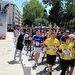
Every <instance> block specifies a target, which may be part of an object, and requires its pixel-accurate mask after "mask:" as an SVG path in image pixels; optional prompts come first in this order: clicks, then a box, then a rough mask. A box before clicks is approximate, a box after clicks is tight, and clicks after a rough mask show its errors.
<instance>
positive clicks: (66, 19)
mask: <svg viewBox="0 0 75 75" xmlns="http://www.w3.org/2000/svg"><path fill="white" fill-rule="evenodd" d="M43 3H44V4H45V5H46V6H47V5H49V6H51V7H52V8H51V10H50V12H49V13H50V15H49V18H48V19H49V21H51V22H53V23H54V22H55V23H56V24H58V25H60V26H62V25H64V26H65V27H71V26H69V25H71V24H72V23H73V22H74V21H73V20H74V19H73V18H75V4H74V3H73V0H43ZM57 3H58V4H57ZM70 21H72V23H70ZM73 24H74V23H73ZM73 24H72V25H73Z"/></svg>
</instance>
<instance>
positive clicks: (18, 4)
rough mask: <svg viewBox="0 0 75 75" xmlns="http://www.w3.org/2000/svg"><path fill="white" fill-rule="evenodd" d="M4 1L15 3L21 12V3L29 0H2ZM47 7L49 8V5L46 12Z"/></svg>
mask: <svg viewBox="0 0 75 75" xmlns="http://www.w3.org/2000/svg"><path fill="white" fill-rule="evenodd" d="M4 1H9V2H11V3H13V4H16V5H17V7H18V8H19V10H20V11H21V13H23V12H22V11H23V3H24V2H25V1H29V0H4ZM39 1H40V2H42V0H39ZM49 9H50V7H49V6H48V7H47V12H48V11H49Z"/></svg>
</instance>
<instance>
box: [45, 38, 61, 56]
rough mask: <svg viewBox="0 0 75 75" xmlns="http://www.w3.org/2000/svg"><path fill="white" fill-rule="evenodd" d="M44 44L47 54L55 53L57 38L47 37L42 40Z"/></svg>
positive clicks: (58, 43)
mask: <svg viewBox="0 0 75 75" xmlns="http://www.w3.org/2000/svg"><path fill="white" fill-rule="evenodd" d="M44 44H46V45H47V51H46V53H47V54H49V55H56V47H57V46H59V45H60V42H59V40H58V39H56V38H55V39H52V38H48V39H46V40H45V41H44Z"/></svg>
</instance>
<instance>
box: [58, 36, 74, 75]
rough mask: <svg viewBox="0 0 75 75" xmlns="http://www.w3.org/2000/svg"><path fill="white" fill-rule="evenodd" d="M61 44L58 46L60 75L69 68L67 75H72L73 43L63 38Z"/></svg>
mask: <svg viewBox="0 0 75 75" xmlns="http://www.w3.org/2000/svg"><path fill="white" fill-rule="evenodd" d="M63 42H64V43H63V44H61V45H60V52H59V55H60V65H61V69H62V71H61V74H60V75H65V74H66V71H67V70H68V69H69V67H70V72H69V75H72V73H73V70H74V50H73V47H74V42H73V41H71V39H69V37H64V40H63Z"/></svg>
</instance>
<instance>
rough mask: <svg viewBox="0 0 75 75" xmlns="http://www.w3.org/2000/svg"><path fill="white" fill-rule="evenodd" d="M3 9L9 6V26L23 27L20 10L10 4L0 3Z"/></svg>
mask: <svg viewBox="0 0 75 75" xmlns="http://www.w3.org/2000/svg"><path fill="white" fill-rule="evenodd" d="M0 4H1V9H3V8H4V7H5V5H7V4H9V5H8V7H7V24H9V25H20V26H21V25H22V14H21V12H20V10H19V8H18V7H17V6H16V5H15V4H12V3H10V2H7V1H3V2H1V3H0Z"/></svg>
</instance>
